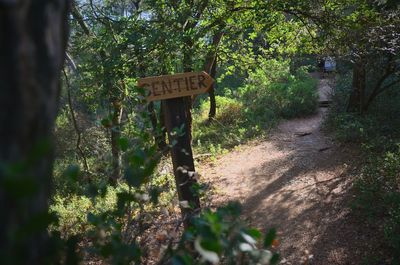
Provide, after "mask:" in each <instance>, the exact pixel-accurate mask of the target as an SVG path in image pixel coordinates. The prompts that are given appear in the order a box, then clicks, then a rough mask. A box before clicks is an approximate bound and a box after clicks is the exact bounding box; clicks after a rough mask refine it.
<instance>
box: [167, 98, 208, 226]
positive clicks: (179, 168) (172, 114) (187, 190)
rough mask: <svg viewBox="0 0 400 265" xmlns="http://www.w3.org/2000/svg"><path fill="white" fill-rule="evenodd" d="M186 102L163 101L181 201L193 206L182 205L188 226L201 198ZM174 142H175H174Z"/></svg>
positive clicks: (183, 100) (176, 99) (182, 100)
mask: <svg viewBox="0 0 400 265" xmlns="http://www.w3.org/2000/svg"><path fill="white" fill-rule="evenodd" d="M185 103H186V102H185V98H183V97H181V98H172V99H167V100H163V101H162V104H163V105H164V111H165V124H166V126H167V129H168V138H169V143H170V144H171V145H172V147H171V156H172V164H173V167H174V174H175V182H176V189H177V191H178V197H179V201H186V202H188V203H189V204H190V206H191V207H190V208H189V207H184V206H182V205H181V211H182V215H183V220H184V225H185V227H188V226H189V224H190V217H191V216H192V215H193V214H194V213H195V212H196V211H197V210H198V209H199V208H200V199H199V196H198V194H196V193H195V192H194V191H193V185H195V184H196V183H197V180H196V178H195V174H194V172H195V167H194V161H193V152H192V145H191V137H190V131H189V127H188V122H189V119H188V112H187V109H186V106H185ZM180 128H183V132H181V133H178V134H176V133H172V132H174V130H176V129H180ZM174 142H175V144H173V143H174Z"/></svg>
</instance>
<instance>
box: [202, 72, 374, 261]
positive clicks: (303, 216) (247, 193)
mask: <svg viewBox="0 0 400 265" xmlns="http://www.w3.org/2000/svg"><path fill="white" fill-rule="evenodd" d="M315 76H316V77H317V78H319V80H320V81H319V94H320V101H326V100H327V99H328V97H329V94H330V93H331V87H332V86H333V83H334V78H333V77H323V76H322V75H319V74H315ZM326 112H327V109H326V108H319V110H318V113H317V114H315V115H313V116H309V117H306V118H299V119H292V120H288V121H283V122H281V123H280V124H279V126H278V127H277V128H276V129H274V130H273V132H272V134H270V136H269V137H268V139H262V140H257V141H254V142H252V143H250V144H247V145H243V146H240V147H239V148H237V149H236V150H234V151H232V152H230V153H228V154H226V155H223V156H221V157H220V158H218V159H217V160H216V161H215V162H213V163H208V164H206V165H205V164H203V165H201V166H200V167H199V170H198V172H200V173H201V176H202V179H203V181H206V182H208V183H209V184H210V185H211V186H212V187H213V188H214V191H215V192H214V193H213V195H211V197H210V198H208V199H210V201H211V203H212V205H215V206H217V205H220V204H223V203H226V202H227V201H233V200H238V201H240V202H241V203H242V205H243V211H244V212H243V218H244V219H246V220H247V221H249V222H250V224H251V225H253V226H255V227H257V228H259V229H261V230H262V231H266V228H271V227H275V228H276V229H277V230H278V240H279V242H280V245H279V247H278V251H279V253H280V256H281V262H280V264H320V265H325V264H360V263H362V262H363V257H365V256H368V252H369V249H370V248H371V244H370V241H371V238H374V236H373V235H371V233H373V232H370V231H368V232H366V230H370V229H368V227H366V225H365V224H364V222H363V221H362V220H360V219H359V218H357V217H356V216H354V214H353V213H352V211H351V209H350V204H351V201H352V198H353V195H352V190H351V187H352V183H353V180H354V175H355V174H354V172H355V170H356V169H357V168H358V167H359V162H357V161H359V159H358V157H359V152H358V151H357V149H356V148H352V147H351V146H345V145H340V144H338V143H335V142H334V141H333V139H332V137H331V136H330V135H329V133H328V132H325V131H324V130H323V129H322V123H323V120H324V117H325V115H326Z"/></svg>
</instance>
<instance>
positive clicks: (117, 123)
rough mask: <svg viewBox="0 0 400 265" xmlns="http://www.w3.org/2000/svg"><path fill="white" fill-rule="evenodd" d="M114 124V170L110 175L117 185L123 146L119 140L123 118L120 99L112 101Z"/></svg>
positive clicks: (112, 137)
mask: <svg viewBox="0 0 400 265" xmlns="http://www.w3.org/2000/svg"><path fill="white" fill-rule="evenodd" d="M112 107H113V113H112V119H111V122H112V126H111V154H112V172H111V176H110V184H112V185H116V184H117V182H118V180H119V179H120V178H121V164H122V158H121V148H120V147H119V143H118V140H119V139H120V138H121V118H122V103H121V101H119V100H113V101H112Z"/></svg>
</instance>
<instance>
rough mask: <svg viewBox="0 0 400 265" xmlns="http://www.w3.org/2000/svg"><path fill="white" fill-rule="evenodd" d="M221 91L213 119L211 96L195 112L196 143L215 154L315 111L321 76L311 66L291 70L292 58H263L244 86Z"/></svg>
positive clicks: (202, 151)
mask: <svg viewBox="0 0 400 265" xmlns="http://www.w3.org/2000/svg"><path fill="white" fill-rule="evenodd" d="M218 93H219V95H218V96H216V103H217V114H216V117H215V118H214V119H213V120H211V121H210V120H209V119H208V110H209V108H210V102H209V100H208V99H207V100H203V101H202V102H201V103H200V105H199V107H198V108H197V110H196V111H195V114H194V118H193V120H194V128H193V144H194V148H195V149H196V150H197V152H200V153H211V155H215V154H218V153H221V152H224V150H226V149H230V148H232V147H234V146H237V145H239V144H242V143H244V142H246V141H248V140H250V139H254V138H255V137H261V136H265V135H266V134H267V132H268V131H269V129H271V128H272V127H273V126H274V125H276V123H277V122H278V121H279V120H280V119H289V118H294V117H301V116H306V115H310V114H313V113H315V111H316V109H317V104H318V94H317V80H315V79H314V78H312V77H311V76H310V75H309V74H308V68H307V67H300V68H298V69H297V70H296V71H295V72H291V71H290V62H289V61H277V60H266V61H263V62H262V63H261V65H260V68H258V69H257V70H255V71H253V72H250V73H249V76H248V78H247V79H246V80H245V82H244V84H243V85H242V86H240V87H238V88H236V89H230V88H224V89H221V90H220V92H218Z"/></svg>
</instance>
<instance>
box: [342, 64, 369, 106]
mask: <svg viewBox="0 0 400 265" xmlns="http://www.w3.org/2000/svg"><path fill="white" fill-rule="evenodd" d="M365 86H366V71H365V62H364V60H361V59H360V60H358V61H357V62H355V64H354V66H353V84H352V92H351V95H350V100H349V105H348V107H347V111H349V112H359V113H361V112H362V110H363V106H364V98H365Z"/></svg>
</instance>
